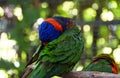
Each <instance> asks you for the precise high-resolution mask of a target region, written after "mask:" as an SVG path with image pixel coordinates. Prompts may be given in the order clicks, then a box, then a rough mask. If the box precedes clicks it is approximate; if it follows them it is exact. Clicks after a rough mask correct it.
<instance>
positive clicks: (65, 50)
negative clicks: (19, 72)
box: [27, 16, 84, 78]
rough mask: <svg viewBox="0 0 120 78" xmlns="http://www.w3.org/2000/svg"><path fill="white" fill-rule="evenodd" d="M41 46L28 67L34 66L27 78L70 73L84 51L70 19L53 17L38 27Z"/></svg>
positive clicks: (81, 40)
mask: <svg viewBox="0 0 120 78" xmlns="http://www.w3.org/2000/svg"><path fill="white" fill-rule="evenodd" d="M39 39H40V40H41V45H40V46H38V49H37V50H36V52H35V53H34V54H33V56H32V58H31V60H30V61H29V62H28V64H27V66H28V65H31V64H32V63H34V64H35V68H34V70H33V71H32V72H31V73H30V75H29V78H51V77H52V76H60V75H62V74H64V73H66V72H69V71H72V69H73V68H74V66H75V65H76V63H77V62H78V61H79V60H80V57H81V55H82V53H83V49H84V38H83V36H82V32H81V31H80V29H79V27H78V26H76V25H75V22H74V21H73V19H71V18H67V17H62V16H53V17H51V18H47V19H46V20H45V21H44V22H43V23H42V24H41V25H40V26H39Z"/></svg>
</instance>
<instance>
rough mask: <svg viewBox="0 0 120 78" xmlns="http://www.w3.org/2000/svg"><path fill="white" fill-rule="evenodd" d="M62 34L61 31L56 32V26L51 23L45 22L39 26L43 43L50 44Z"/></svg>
mask: <svg viewBox="0 0 120 78" xmlns="http://www.w3.org/2000/svg"><path fill="white" fill-rule="evenodd" d="M60 34H61V32H60V31H58V30H56V29H55V28H54V26H53V25H52V24H51V23H49V22H46V21H45V22H43V23H42V24H41V25H40V26H39V39H40V40H41V41H42V42H50V41H53V40H54V39H56V38H58V37H59V35H60Z"/></svg>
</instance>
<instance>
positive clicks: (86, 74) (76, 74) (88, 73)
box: [62, 71, 120, 78]
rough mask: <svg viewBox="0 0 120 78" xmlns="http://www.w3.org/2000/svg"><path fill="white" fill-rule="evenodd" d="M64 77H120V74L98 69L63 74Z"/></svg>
mask: <svg viewBox="0 0 120 78" xmlns="http://www.w3.org/2000/svg"><path fill="white" fill-rule="evenodd" d="M62 78H120V75H119V74H113V73H104V72H97V71H74V72H69V73H66V74H64V75H62Z"/></svg>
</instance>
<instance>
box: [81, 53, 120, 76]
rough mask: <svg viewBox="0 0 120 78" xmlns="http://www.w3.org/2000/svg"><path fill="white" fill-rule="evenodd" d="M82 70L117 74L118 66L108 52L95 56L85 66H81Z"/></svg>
mask: <svg viewBox="0 0 120 78" xmlns="http://www.w3.org/2000/svg"><path fill="white" fill-rule="evenodd" d="M83 71H100V72H108V73H114V74H117V73H118V66H117V64H116V63H115V61H114V59H113V58H111V57H110V56H109V55H108V54H101V55H99V56H97V57H95V58H94V59H93V60H92V62H91V63H90V64H89V65H88V66H87V67H85V68H83Z"/></svg>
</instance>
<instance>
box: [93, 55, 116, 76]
mask: <svg viewBox="0 0 120 78" xmlns="http://www.w3.org/2000/svg"><path fill="white" fill-rule="evenodd" d="M100 59H104V60H106V61H108V62H109V63H110V65H111V67H112V72H113V73H115V74H117V73H118V65H117V64H116V62H115V61H114V59H113V58H111V57H110V56H109V55H108V54H101V55H99V56H97V57H95V58H94V59H93V60H92V62H96V61H98V60H100Z"/></svg>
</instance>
